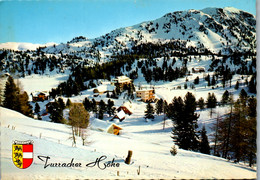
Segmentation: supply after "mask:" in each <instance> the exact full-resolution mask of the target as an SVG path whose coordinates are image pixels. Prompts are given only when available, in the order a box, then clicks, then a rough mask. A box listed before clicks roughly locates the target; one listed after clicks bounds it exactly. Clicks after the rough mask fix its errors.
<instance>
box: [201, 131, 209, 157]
mask: <svg viewBox="0 0 260 180" xmlns="http://www.w3.org/2000/svg"><path fill="white" fill-rule="evenodd" d="M200 134H201V137H200V152H201V153H204V154H210V147H209V141H208V136H207V131H206V128H205V126H203V128H202V130H201V132H200Z"/></svg>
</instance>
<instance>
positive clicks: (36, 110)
mask: <svg viewBox="0 0 260 180" xmlns="http://www.w3.org/2000/svg"><path fill="white" fill-rule="evenodd" d="M40 110H41V108H40V106H39V104H38V103H36V104H35V108H34V112H35V113H36V114H38V113H39V112H40Z"/></svg>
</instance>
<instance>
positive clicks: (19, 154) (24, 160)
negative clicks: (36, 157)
mask: <svg viewBox="0 0 260 180" xmlns="http://www.w3.org/2000/svg"><path fill="white" fill-rule="evenodd" d="M32 162H33V144H32V143H31V142H29V143H28V142H26V141H25V142H19V143H16V142H15V143H14V144H13V163H14V165H15V166H16V167H18V168H20V169H25V168H28V167H29V166H30V165H31V164H32Z"/></svg>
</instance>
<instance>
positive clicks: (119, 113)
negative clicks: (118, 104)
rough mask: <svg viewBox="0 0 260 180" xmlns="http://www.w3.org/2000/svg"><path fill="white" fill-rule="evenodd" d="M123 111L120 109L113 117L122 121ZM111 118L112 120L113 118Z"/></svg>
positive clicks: (123, 117)
mask: <svg viewBox="0 0 260 180" xmlns="http://www.w3.org/2000/svg"><path fill="white" fill-rule="evenodd" d="M125 115H126V114H125V112H124V111H123V110H120V111H119V112H118V113H117V114H116V115H115V116H114V117H113V119H119V121H120V122H121V121H123V120H124V119H125ZM113 119H112V120H113Z"/></svg>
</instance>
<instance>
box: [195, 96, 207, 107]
mask: <svg viewBox="0 0 260 180" xmlns="http://www.w3.org/2000/svg"><path fill="white" fill-rule="evenodd" d="M197 104H198V106H199V108H200V109H204V108H205V102H204V99H203V98H202V97H201V98H200V99H199V100H198V102H197Z"/></svg>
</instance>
